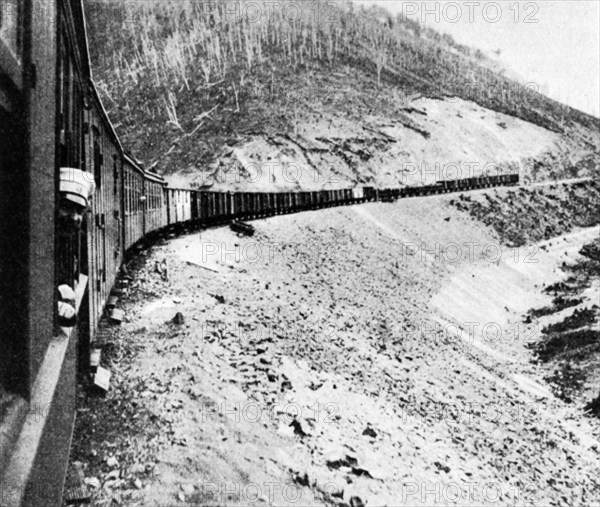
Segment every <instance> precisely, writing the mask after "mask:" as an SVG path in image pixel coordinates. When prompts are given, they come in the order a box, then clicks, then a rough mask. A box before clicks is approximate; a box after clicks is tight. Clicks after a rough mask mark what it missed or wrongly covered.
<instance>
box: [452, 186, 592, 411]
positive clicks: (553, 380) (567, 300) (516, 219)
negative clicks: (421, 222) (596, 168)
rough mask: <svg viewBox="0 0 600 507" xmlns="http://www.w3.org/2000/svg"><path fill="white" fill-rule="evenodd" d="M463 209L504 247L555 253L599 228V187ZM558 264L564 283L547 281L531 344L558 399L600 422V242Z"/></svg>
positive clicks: (513, 194)
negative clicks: (581, 232)
mask: <svg viewBox="0 0 600 507" xmlns="http://www.w3.org/2000/svg"><path fill="white" fill-rule="evenodd" d="M453 204H454V206H456V207H457V208H458V209H461V210H465V211H467V212H469V214H470V215H471V216H473V217H474V218H476V219H477V220H480V221H482V222H483V223H485V224H486V225H488V226H490V227H492V228H493V229H494V230H495V231H496V233H497V234H498V236H499V238H500V240H501V241H502V243H504V244H505V245H511V246H525V245H529V246H530V247H531V248H533V249H534V250H535V251H538V248H540V247H541V248H542V249H543V250H544V251H545V252H549V253H552V252H554V251H556V249H557V248H559V249H560V247H561V244H562V245H564V243H563V241H564V239H560V238H558V239H557V237H558V236H561V235H564V234H566V233H569V232H571V231H574V230H577V229H579V228H583V227H593V226H597V225H598V224H599V223H600V182H598V180H592V181H588V182H580V183H577V184H575V185H569V184H562V185H549V186H543V187H529V188H520V189H519V190H515V191H512V190H510V191H500V192H495V193H493V194H491V195H490V194H488V193H486V194H484V195H466V194H464V195H461V196H459V198H458V199H456V200H455V201H453ZM595 236H596V237H595V238H594V237H593V236H592V237H591V238H590V241H589V242H588V243H587V244H585V245H584V246H583V248H580V249H579V248H578V249H575V251H571V252H570V255H568V256H565V257H563V258H561V259H560V270H559V272H560V277H559V280H558V281H550V280H544V283H543V285H542V287H540V289H541V291H540V292H541V294H543V297H544V299H543V301H542V302H540V304H538V305H537V306H535V307H533V308H531V310H530V311H529V312H528V314H527V315H526V316H525V322H526V324H527V325H529V326H531V327H532V328H535V329H536V330H538V332H537V333H536V337H537V338H536V340H534V341H533V342H531V343H530V347H531V349H532V350H533V351H534V354H535V358H536V360H537V361H539V362H540V363H541V364H542V367H543V369H544V371H545V372H546V373H545V378H546V380H547V381H548V382H549V383H550V385H551V387H552V389H553V392H554V393H555V395H556V396H558V397H560V398H561V399H563V400H565V401H566V402H568V403H575V404H576V405H577V406H579V407H580V408H583V409H585V410H587V411H588V412H589V413H592V414H594V415H600V408H599V407H600V401H599V400H600V308H599V305H600V297H599V294H600V257H599V255H598V252H599V246H600V239H599V236H598V233H596V234H595Z"/></svg>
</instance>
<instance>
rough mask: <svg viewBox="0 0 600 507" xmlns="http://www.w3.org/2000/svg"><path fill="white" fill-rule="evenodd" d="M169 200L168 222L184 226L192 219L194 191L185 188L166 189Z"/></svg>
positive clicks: (167, 199) (167, 200) (172, 224)
mask: <svg viewBox="0 0 600 507" xmlns="http://www.w3.org/2000/svg"><path fill="white" fill-rule="evenodd" d="M165 194H166V202H167V210H168V211H167V223H168V224H169V225H171V226H177V225H179V226H183V225H186V224H187V223H188V222H190V221H191V220H192V191H191V190H187V189H183V188H169V187H167V188H166V190H165Z"/></svg>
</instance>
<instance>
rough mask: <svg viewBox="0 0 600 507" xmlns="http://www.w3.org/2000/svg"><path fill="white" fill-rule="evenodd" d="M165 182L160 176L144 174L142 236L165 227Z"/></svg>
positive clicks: (149, 173)
mask: <svg viewBox="0 0 600 507" xmlns="http://www.w3.org/2000/svg"><path fill="white" fill-rule="evenodd" d="M164 188H165V181H164V180H163V178H162V177H161V176H159V175H158V174H155V173H153V172H150V171H146V172H145V173H144V194H143V195H144V197H145V200H144V235H146V236H147V235H148V234H152V233H154V232H156V231H158V230H159V229H161V228H162V227H164V226H165V225H167V223H168V222H167V208H166V205H165V202H164V196H165V192H164ZM189 193H190V199H191V200H190V219H192V218H193V217H192V209H194V208H195V206H192V200H193V199H192V196H195V194H196V192H191V191H189Z"/></svg>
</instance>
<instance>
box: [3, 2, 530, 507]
mask: <svg viewBox="0 0 600 507" xmlns="http://www.w3.org/2000/svg"><path fill="white" fill-rule="evenodd" d="M0 6H3V8H4V6H9V7H11V10H10V11H9V10H6V9H5V10H3V11H2V16H0V71H1V72H0V139H2V142H0V183H1V184H0V210H1V213H2V220H0V252H1V254H0V280H1V284H2V291H1V292H0V319H1V322H2V325H3V331H4V332H3V335H2V337H1V346H0V406H1V407H2V412H1V413H2V416H1V417H2V419H1V420H0V489H1V491H2V505H34V506H35V505H44V506H45V505H61V496H62V489H63V482H64V477H65V472H66V465H67V461H68V453H69V446H70V439H71V433H72V429H73V422H74V417H75V385H76V384H75V382H76V370H77V357H78V356H79V358H80V361H79V366H80V368H81V369H82V370H83V371H87V370H86V365H87V358H89V350H88V349H89V343H90V341H91V339H93V337H94V333H95V332H96V329H97V326H98V322H99V320H100V318H101V317H102V315H103V312H104V309H105V307H106V305H107V302H108V300H109V299H110V295H111V291H112V289H113V286H114V284H115V280H116V277H117V273H118V270H119V268H120V266H121V264H122V262H123V259H124V256H125V253H126V252H127V251H128V250H130V249H131V248H132V247H133V246H134V245H136V244H137V243H139V242H140V241H141V240H143V239H144V238H148V237H149V236H151V235H154V234H157V233H161V232H163V231H173V230H175V231H178V230H183V229H189V228H193V227H208V226H212V225H217V224H224V223H227V222H229V221H231V220H234V219H236V220H249V219H255V218H263V217H268V216H274V215H280V214H285V213H292V212H297V211H304V210H315V209H321V208H327V207H331V206H340V205H349V204H359V203H365V202H373V201H394V200H396V199H399V198H404V197H414V196H422V195H430V194H437V193H445V192H453V191H462V190H467V189H474V188H483V187H487V186H499V185H514V184H517V183H518V181H519V180H518V174H511V175H499V176H489V177H481V178H471V179H468V180H450V181H444V182H439V183H437V184H435V185H428V186H424V187H415V188H407V187H403V188H391V189H376V188H373V187H369V186H366V187H355V188H345V189H323V190H313V191H305V192H281V193H276V192H214V191H208V190H191V189H185V188H169V187H168V186H167V185H166V184H165V181H164V180H163V178H162V177H161V176H159V175H157V174H154V173H152V172H150V171H147V170H145V169H144V168H143V167H142V166H141V164H140V163H139V162H137V161H136V160H135V159H134V158H133V156H132V155H131V154H129V153H126V152H125V151H124V149H123V147H122V145H121V143H120V141H119V138H118V137H117V135H116V133H115V129H114V128H113V126H112V123H111V122H110V120H109V118H108V115H107V113H106V111H105V109H104V107H103V105H102V102H101V100H100V97H99V96H98V93H97V91H96V88H95V86H94V83H93V81H92V79H91V73H90V65H89V57H88V46H87V39H86V31H85V23H84V15H83V6H82V3H81V2H80V1H78V0H72V1H67V0H46V1H45V2H37V3H34V2H33V0H24V1H23V2H18V1H16V0H7V1H5V2H3V3H0ZM61 167H74V168H79V169H82V170H84V171H86V172H87V173H88V174H89V177H90V178H91V179H93V180H94V182H95V186H96V190H95V195H94V197H93V200H92V203H91V207H90V208H89V210H88V212H87V214H86V217H85V219H84V223H83V226H82V230H81V232H80V233H79V234H78V235H75V236H73V237H70V238H69V239H64V238H61V237H60V235H59V234H57V220H56V217H57V206H56V204H57V197H58V188H59V187H58V181H59V178H58V175H59V172H60V168H61ZM65 270H67V271H68V273H69V277H70V278H71V281H72V285H73V287H74V289H75V294H76V304H75V306H76V310H77V311H78V325H77V326H76V327H72V328H65V329H60V328H58V327H57V325H56V315H55V314H56V312H55V309H56V304H57V301H56V295H55V292H56V291H55V288H56V286H57V280H60V279H61V278H62V275H63V274H64V271H65Z"/></svg>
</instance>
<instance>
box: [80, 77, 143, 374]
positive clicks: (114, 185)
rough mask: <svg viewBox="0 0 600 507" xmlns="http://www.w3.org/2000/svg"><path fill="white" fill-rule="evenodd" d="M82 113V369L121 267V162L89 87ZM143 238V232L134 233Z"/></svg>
mask: <svg viewBox="0 0 600 507" xmlns="http://www.w3.org/2000/svg"><path fill="white" fill-rule="evenodd" d="M87 100H89V101H90V102H89V103H88V106H89V107H88V108H85V125H84V126H85V128H84V130H85V135H84V152H85V159H84V160H83V166H84V167H86V168H88V169H89V171H90V172H91V173H92V174H93V175H94V181H95V183H96V192H95V195H94V198H93V199H92V202H91V206H90V212H89V220H88V222H87V229H86V233H87V238H86V241H85V243H87V258H85V259H83V262H82V265H83V266H84V269H85V271H86V273H87V276H88V297H87V298H86V303H87V304H86V305H85V306H84V309H83V311H84V312H85V314H84V316H83V319H82V320H83V321H87V329H86V330H85V334H83V330H82V337H81V338H80V343H81V344H82V345H81V350H80V358H81V360H82V361H81V364H82V366H83V367H85V364H86V351H87V350H88V349H89V347H88V346H86V344H87V343H88V342H89V339H90V337H92V336H93V334H94V330H95V329H96V328H97V326H98V321H99V319H100V317H101V316H102V311H103V309H104V306H105V304H106V302H107V300H108V297H109V295H110V292H111V289H112V287H113V286H114V284H115V281H116V277H117V272H118V270H119V267H120V266H121V263H122V262H123V252H124V246H123V234H124V231H123V209H122V201H123V199H122V195H123V188H122V181H123V157H122V155H121V154H122V148H121V145H120V142H119V139H118V137H117V135H116V133H115V131H114V129H113V127H112V124H111V123H110V121H109V119H108V116H107V114H106V111H105V109H104V107H103V105H102V102H101V100H100V98H99V97H98V94H97V93H96V90H95V87H93V86H91V87H90V91H89V96H88V99H87ZM140 232H141V233H142V234H143V230H142V231H140Z"/></svg>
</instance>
